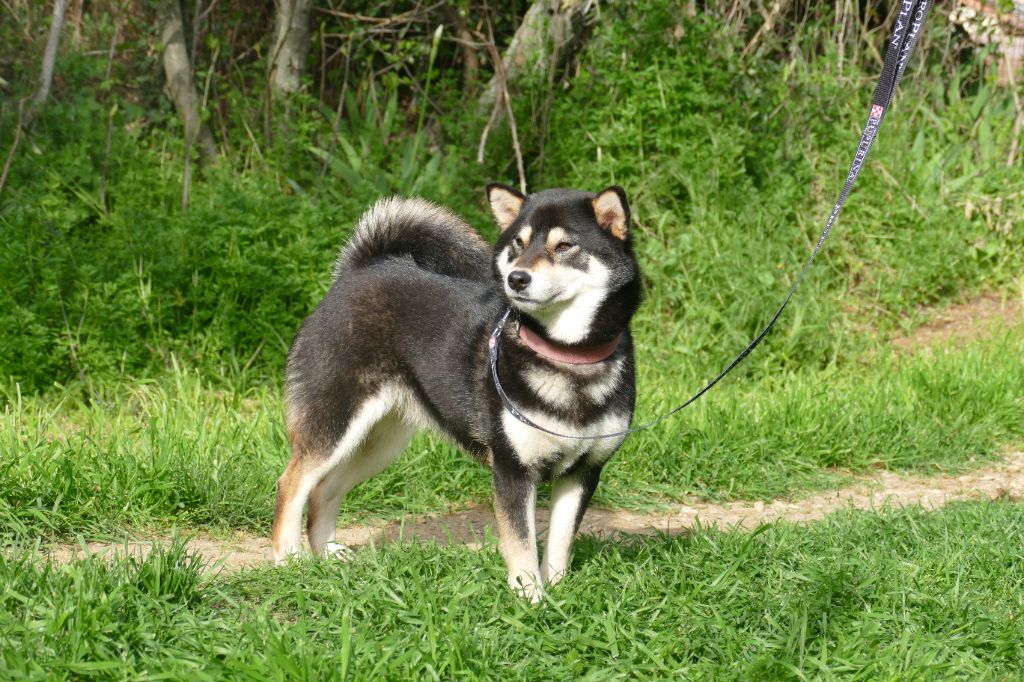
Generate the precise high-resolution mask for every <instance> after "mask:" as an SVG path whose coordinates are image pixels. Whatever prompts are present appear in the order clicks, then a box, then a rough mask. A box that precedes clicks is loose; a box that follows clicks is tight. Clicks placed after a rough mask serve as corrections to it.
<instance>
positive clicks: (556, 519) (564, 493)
mask: <svg viewBox="0 0 1024 682" xmlns="http://www.w3.org/2000/svg"><path fill="white" fill-rule="evenodd" d="M600 475H601V471H600V469H596V468H595V469H590V470H585V471H582V472H580V473H577V474H573V475H570V476H563V477H562V478H559V479H556V480H555V482H554V485H552V487H551V523H550V525H549V526H548V542H547V548H546V549H545V550H544V561H543V562H542V563H541V575H542V576H543V578H544V582H546V583H548V584H551V585H553V584H555V583H557V582H558V581H559V580H561V579H562V576H564V575H565V572H566V571H567V570H569V557H570V553H571V551H572V543H573V539H574V538H575V537H576V531H577V529H579V527H580V522H581V521H582V520H583V514H584V513H585V512H586V511H587V505H588V504H590V498H591V497H592V496H593V495H594V490H596V489H597V482H598V480H599V478H600Z"/></svg>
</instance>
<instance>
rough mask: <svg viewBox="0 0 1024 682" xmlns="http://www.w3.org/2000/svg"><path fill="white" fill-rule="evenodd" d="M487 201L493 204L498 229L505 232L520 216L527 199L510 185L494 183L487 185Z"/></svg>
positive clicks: (492, 209)
mask: <svg viewBox="0 0 1024 682" xmlns="http://www.w3.org/2000/svg"><path fill="white" fill-rule="evenodd" d="M487 201H489V202H490V204H491V213H493V214H494V219H495V220H496V221H497V222H498V227H500V228H501V231H502V232H504V231H505V230H507V229H508V227H509V225H511V224H512V223H514V222H515V220H516V218H517V217H518V216H519V210H520V209H521V208H522V207H523V202H524V201H526V197H524V196H523V195H522V194H520V193H519V192H517V191H516V190H514V189H512V188H511V187H509V186H508V185H502V184H500V183H497V182H492V183H491V184H489V185H487Z"/></svg>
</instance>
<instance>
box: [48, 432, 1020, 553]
mask: <svg viewBox="0 0 1024 682" xmlns="http://www.w3.org/2000/svg"><path fill="white" fill-rule="evenodd" d="M1001 498H1002V499H1007V498H1008V499H1012V500H1021V499H1024V452H1015V453H1011V454H1010V455H1009V456H1007V457H1006V458H1005V459H1004V460H1003V461H1002V462H1000V463H999V464H998V465H996V466H992V467H988V468H985V469H980V470H977V471H973V472H970V473H966V474H963V475H962V476H955V477H908V476H901V475H898V474H894V473H891V472H882V473H880V474H879V475H877V476H875V477H872V478H866V479H864V480H863V481H861V482H859V483H857V484H855V485H853V486H850V487H847V488H842V489H840V490H832V491H828V492H823V493H819V494H816V495H811V496H808V497H802V498H797V499H793V500H774V501H772V502H732V503H728V504H711V503H706V502H698V501H694V502H692V503H689V504H681V505H678V506H676V507H674V508H673V509H670V510H667V511H663V512H656V513H633V512H627V511H621V510H610V509H599V508H593V509H591V510H590V511H588V512H587V515H586V517H585V518H584V521H583V526H582V528H581V532H582V533H584V534H588V535H594V536H599V537H608V536H614V535H616V534H619V533H636V534H651V533H657V532H666V533H669V534H673V535H674V534H679V533H685V532H686V531H687V530H688V529H690V528H692V527H693V526H694V524H695V523H696V522H697V521H698V520H699V521H700V523H701V525H704V526H708V525H718V526H722V527H741V528H752V527H755V526H757V525H758V524H761V523H765V522H770V521H776V520H785V521H794V522H809V521H814V520H817V519H820V518H822V517H824V516H825V515H826V514H828V513H829V512H833V511H836V510H838V509H845V508H856V509H877V508H880V507H882V506H885V505H890V506H894V507H901V506H906V505H921V506H922V507H924V508H926V509H936V508H938V507H941V506H943V505H944V504H946V503H947V502H952V501H957V500H979V499H980V500H993V499H1001ZM537 516H538V525H539V526H540V527H541V528H542V529H543V528H546V526H547V522H548V512H547V510H538V512H537ZM493 523H494V517H493V515H492V513H491V511H490V509H485V508H473V509H468V510H466V511H461V512H457V513H453V514H446V515H443V516H412V515H410V516H407V517H406V518H405V519H403V521H401V522H395V523H389V524H387V525H380V526H349V527H346V528H339V529H338V541H339V542H342V543H344V544H346V545H348V546H350V547H361V546H365V545H369V544H370V543H374V544H381V543H393V542H407V541H410V540H418V541H430V540H433V541H437V542H440V543H442V544H450V543H457V544H462V545H466V546H470V547H480V546H481V545H482V541H483V538H484V534H485V529H487V528H488V527H492V532H493ZM160 540H161V539H157V541H160ZM189 544H190V547H191V548H192V549H193V550H194V551H196V552H198V553H200V554H202V555H203V556H204V557H205V558H206V559H207V560H209V561H211V562H212V565H213V566H214V567H216V568H219V567H223V568H224V569H226V570H237V569H241V568H245V567H250V566H254V565H258V564H262V563H264V562H265V561H267V559H268V557H269V556H270V543H269V540H268V538H267V537H261V536H253V535H243V534H238V535H236V536H235V537H233V538H230V539H227V540H223V539H211V538H204V537H201V536H200V537H195V538H193V539H192V540H191V541H190V543H189ZM152 545H153V539H149V540H135V541H129V542H126V543H119V544H115V543H103V542H91V543H88V545H87V546H88V550H89V552H90V553H91V554H100V555H104V554H105V555H112V554H115V553H124V552H130V553H140V554H143V555H144V554H146V553H147V552H148V551H149V550H150V548H151V547H152ZM44 552H45V553H46V554H48V555H49V556H50V557H52V558H53V559H54V560H55V561H57V562H58V563H63V562H66V561H68V560H70V559H71V558H73V557H75V556H79V555H81V554H82V549H81V547H78V546H71V545H58V546H52V547H48V548H44Z"/></svg>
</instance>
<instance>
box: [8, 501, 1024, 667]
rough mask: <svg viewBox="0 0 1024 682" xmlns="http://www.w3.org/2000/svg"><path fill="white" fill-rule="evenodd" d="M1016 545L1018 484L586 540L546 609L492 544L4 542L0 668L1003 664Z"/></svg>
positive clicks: (1023, 603)
mask: <svg viewBox="0 0 1024 682" xmlns="http://www.w3.org/2000/svg"><path fill="white" fill-rule="evenodd" d="M1022 548H1024V507H1022V506H1021V505H1020V504H1012V503H983V504H956V505H953V506H951V507H948V508H946V509H945V510H943V511H941V512H935V513H925V512H922V511H920V510H914V509H904V510H900V511H888V512H884V513H869V512H843V513H838V514H834V515H832V516H830V517H829V518H827V519H826V520H824V521H822V522H819V523H816V524H814V525H812V526H809V527H801V526H796V525H790V524H785V523H776V524H773V525H769V526H763V527H761V528H759V529H757V530H756V531H754V532H751V533H748V532H739V531H735V532H723V531H719V530H709V529H700V528H698V529H696V530H695V531H694V532H693V533H692V534H691V535H689V536H687V537H677V538H667V537H657V538H646V539H641V538H629V537H627V538H621V539H618V540H615V541H596V540H586V541H584V542H582V543H580V545H579V547H578V550H577V552H576V557H575V559H574V562H573V572H572V573H571V574H570V575H569V577H567V578H566V580H565V581H564V582H563V583H561V584H560V585H558V586H557V587H555V588H554V589H553V590H552V591H551V592H550V593H549V596H548V597H547V598H546V599H545V601H544V602H543V603H542V604H541V605H539V606H531V605H529V604H527V603H525V602H523V601H521V600H519V599H517V598H516V597H515V596H513V594H512V592H511V591H510V590H508V589H507V588H506V587H505V585H504V580H503V570H502V564H501V559H500V557H499V555H498V552H497V551H496V548H495V546H494V544H493V543H491V544H488V545H486V546H485V547H484V549H483V550H469V549H465V548H439V547H437V546H434V545H430V544H415V545H403V546H390V547H385V548H383V549H377V550H366V551H362V552H360V553H359V554H358V555H357V556H356V558H355V560H354V561H353V562H351V563H348V564H341V563H334V562H317V561H303V562H298V563H295V564H293V565H291V566H288V567H284V568H268V569H260V570H254V571H248V572H243V573H239V574H235V575H219V576H214V577H212V578H208V579H207V578H204V577H203V576H202V575H201V573H200V571H199V570H198V566H197V562H198V561H199V560H198V559H197V558H195V557H189V556H188V555H187V554H186V553H185V552H184V551H183V550H182V548H181V547H180V546H178V547H176V548H171V549H169V550H166V551H163V552H156V553H155V554H154V555H151V556H150V558H148V559H146V560H145V561H139V560H121V561H118V562H115V563H113V564H111V565H109V566H108V565H106V564H104V563H103V562H102V561H100V560H82V561H78V562H75V563H72V564H70V565H66V566H63V567H55V566H52V565H39V564H33V563H31V562H30V561H29V560H28V559H27V558H24V557H22V558H14V559H12V558H6V557H4V558H0V583H2V584H4V585H5V586H6V587H5V589H4V591H3V592H0V607H2V608H0V676H2V677H4V678H5V679H21V678H43V677H58V678H62V677H93V676H95V677H102V678H124V677H130V678H133V679H148V678H150V677H156V676H169V677H172V678H182V677H188V678H189V679H216V678H223V677H232V678H244V679H290V680H295V679H325V678H332V679H333V678H339V679H340V678H353V679H381V678H388V679H419V678H423V677H433V678H466V679H495V678H503V679H578V678H583V679H618V678H634V677H640V678H659V679H668V678H672V679H681V678H682V679H704V678H714V679H766V678H771V679H805V678H808V677H813V678H826V679H827V678H833V677H843V678H849V679H954V678H956V679H977V680H984V679H1012V678H1014V677H1016V676H1017V675H1019V674H1020V671H1021V669H1022V666H1024V626H1022V624H1021V619H1020V614H1021V612H1022V610H1024V596H1022V595H1024V553H1022ZM2 556H3V555H0V557H2Z"/></svg>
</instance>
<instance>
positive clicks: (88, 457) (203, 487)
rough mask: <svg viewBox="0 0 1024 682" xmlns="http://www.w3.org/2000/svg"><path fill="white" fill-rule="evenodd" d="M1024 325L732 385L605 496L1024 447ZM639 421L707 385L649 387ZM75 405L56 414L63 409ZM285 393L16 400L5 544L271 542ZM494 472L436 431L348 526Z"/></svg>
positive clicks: (669, 495)
mask: <svg viewBox="0 0 1024 682" xmlns="http://www.w3.org/2000/svg"><path fill="white" fill-rule="evenodd" d="M1022 355H1024V326H1022V327H1017V328H1016V329H1015V330H1013V332H1012V334H1010V335H1008V336H1006V337H1005V338H996V339H994V340H990V341H988V342H984V343H979V344H975V345H973V346H971V347H969V348H967V349H965V350H960V351H951V352H948V353H938V354H924V355H919V356H915V357H911V358H896V357H891V358H882V359H878V360H876V361H874V362H873V363H872V364H870V365H867V366H856V365H854V366H849V367H844V368H840V369H836V370H832V371H826V372H822V371H817V370H812V369H804V370H787V371H785V372H783V373H780V374H771V375H768V376H764V377H759V378H758V379H756V380H749V381H744V382H734V383H731V384H730V385H729V387H728V389H727V390H722V391H720V392H719V393H718V394H717V395H715V396H714V399H713V400H706V401H704V402H702V403H699V404H698V405H695V406H694V407H693V408H692V409H690V410H688V411H686V412H684V413H683V414H681V415H679V417H677V418H676V419H675V420H674V421H672V422H670V423H668V424H666V425H664V426H662V427H661V428H659V429H656V430H652V431H649V432H647V433H643V434H637V435H635V436H632V437H630V439H629V441H628V442H627V443H626V445H625V446H624V447H623V450H622V452H620V453H619V455H618V456H617V457H616V458H615V459H614V460H613V461H612V463H611V464H610V465H609V466H608V468H607V470H606V474H605V477H604V482H603V484H602V486H601V488H600V489H599V490H598V496H597V497H596V498H595V502H596V503H597V504H600V505H604V506H616V507H624V508H631V509H643V508H651V507H659V506H664V505H665V504H666V503H667V502H668V501H670V500H678V499H685V498H686V497H687V496H689V495H700V496H702V497H706V498H710V499H736V498H764V499H770V498H772V497H777V496H784V495H791V494H794V493H797V492H799V491H800V490H803V489H807V488H820V487H824V486H828V485H835V484H837V483H839V482H841V481H842V480H843V478H844V474H848V473H851V472H861V473H863V472H865V471H871V470H872V469H874V468H876V467H885V468H889V469H894V470H914V471H921V472H932V473H938V472H950V471H957V470H961V469H963V468H964V467H965V466H968V464H969V463H970V462H985V461H989V460H991V458H992V457H994V456H995V455H997V454H998V452H999V450H1000V449H1001V448H1002V446H1003V445H1004V444H1006V443H1011V442H1020V440H1021V438H1022V437H1024V398H1022V396H1021V393H1020V386H1022V385H1024V364H1021V363H1006V362H1002V361H1001V360H1002V359H1003V358H1007V357H1020V356H1022ZM645 385H646V386H647V387H648V390H647V391H645V392H644V393H643V394H642V409H641V411H640V415H639V419H640V420H643V419H647V418H651V417H653V416H655V415H656V414H658V413H660V412H662V411H664V410H665V409H667V408H668V407H670V406H671V405H672V404H673V402H674V401H676V400H677V399H678V397H679V396H681V395H683V394H684V393H685V392H686V390H688V389H692V387H693V386H694V385H695V378H694V377H692V376H690V375H685V379H684V380H680V379H679V378H672V379H663V380H662V381H660V382H657V381H655V380H654V379H653V378H651V379H649V380H648V381H646V382H645ZM55 402H56V403H57V404H56V405H55V404H54V403H55ZM281 414H282V407H281V404H280V397H279V395H278V394H277V393H276V392H274V391H271V390H269V389H267V388H266V387H258V388H255V389H252V390H250V391H248V392H246V393H241V392H229V393H223V392H220V391H215V390H213V389H211V388H210V387H209V386H208V385H205V384H203V382H201V381H200V380H199V379H198V378H197V377H196V376H195V375H194V374H190V373H186V372H184V371H180V372H179V373H177V374H176V375H174V380H173V381H164V382H159V383H156V382H154V383H149V384H141V385H139V386H137V387H135V388H134V389H131V390H130V391H128V392H124V391H122V392H121V393H119V394H115V395H114V396H109V397H108V396H102V397H101V398H100V399H98V400H96V401H94V402H93V403H91V404H85V403H83V402H82V401H81V400H80V399H78V398H76V397H75V396H74V394H73V393H70V392H69V393H65V394H64V395H63V396H60V399H58V398H57V396H50V397H48V398H46V399H39V398H25V397H22V398H20V399H19V398H18V397H15V396H12V397H11V406H10V408H9V409H8V411H7V412H6V413H5V414H3V415H0V449H2V450H3V451H5V452H12V453H18V456H16V457H11V458H10V459H9V460H8V461H7V462H6V463H5V464H4V465H3V466H0V490H4V491H5V494H4V496H3V497H0V537H3V536H4V535H6V536H8V539H10V538H12V537H13V538H16V537H38V536H44V537H55V536H56V537H62V536H74V535H76V534H78V533H82V534H85V535H87V536H90V537H95V536H97V535H110V536H117V535H118V534H120V533H122V532H124V531H126V530H128V531H134V532H136V533H138V532H145V531H146V530H147V529H151V528H161V527H167V526H172V525H178V526H185V527H192V528H203V529H209V530H221V531H223V530H228V529H232V528H242V529H245V530H249V531H252V532H255V533H266V532H268V529H269V528H270V522H271V519H272V518H273V504H274V494H275V492H274V491H275V488H274V484H275V482H276V480H277V477H278V476H279V475H280V474H281V470H282V469H283V467H284V464H285V462H286V461H287V452H288V445H287V441H286V438H285V435H284V428H283V425H282V420H281ZM489 495H490V475H489V474H488V472H487V471H486V470H485V469H483V468H482V467H480V466H479V465H478V464H476V463H475V462H474V461H473V460H471V459H470V458H468V457H466V456H464V455H461V454H460V453H458V452H457V451H456V450H455V449H454V448H453V447H451V446H449V445H447V444H445V443H443V442H442V441H440V440H439V439H437V438H435V437H426V436H422V437H418V438H417V439H416V440H415V441H414V442H413V444H412V445H411V446H410V447H409V450H408V451H407V452H406V454H405V455H404V456H403V457H402V458H401V459H400V460H399V461H398V463H396V464H395V465H394V466H392V467H391V468H389V469H387V470H386V471H385V472H384V473H382V474H380V475H379V476H376V477H375V478H373V479H371V480H370V481H368V482H367V483H365V484H364V485H362V486H360V487H359V488H357V489H356V490H355V491H353V492H352V494H351V495H349V497H348V498H347V499H346V501H345V506H344V509H343V514H342V522H356V521H364V520H367V519H371V518H394V517H396V516H400V515H402V514H403V513H405V512H420V513H423V512H437V511H443V510H446V509H448V508H449V506H450V505H453V504H454V505H455V506H463V505H466V504H471V503H483V504H487V503H488V499H489Z"/></svg>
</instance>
